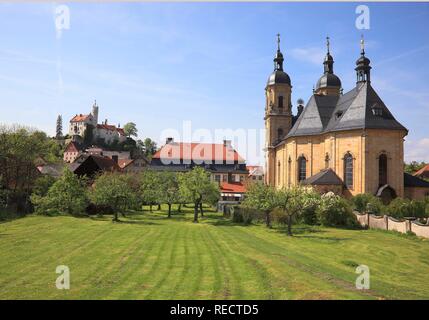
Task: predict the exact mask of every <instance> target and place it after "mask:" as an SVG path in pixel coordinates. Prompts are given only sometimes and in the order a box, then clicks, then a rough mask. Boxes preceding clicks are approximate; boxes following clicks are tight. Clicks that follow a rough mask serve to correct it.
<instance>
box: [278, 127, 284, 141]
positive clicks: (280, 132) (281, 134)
mask: <svg viewBox="0 0 429 320" xmlns="http://www.w3.org/2000/svg"><path fill="white" fill-rule="evenodd" d="M281 138H283V129H282V128H278V129H277V139H279V140H280V139H281Z"/></svg>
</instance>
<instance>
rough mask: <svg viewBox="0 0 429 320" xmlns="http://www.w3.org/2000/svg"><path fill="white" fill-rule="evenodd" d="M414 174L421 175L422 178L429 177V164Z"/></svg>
mask: <svg viewBox="0 0 429 320" xmlns="http://www.w3.org/2000/svg"><path fill="white" fill-rule="evenodd" d="M414 176H416V177H420V178H429V164H427V165H425V166H424V167H423V168H421V169H420V170H419V171H417V172H416V173H414Z"/></svg>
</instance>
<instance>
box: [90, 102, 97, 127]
mask: <svg viewBox="0 0 429 320" xmlns="http://www.w3.org/2000/svg"><path fill="white" fill-rule="evenodd" d="M91 114H92V117H93V118H94V125H97V123H98V105H97V100H95V101H94V104H93V105H92V112H91Z"/></svg>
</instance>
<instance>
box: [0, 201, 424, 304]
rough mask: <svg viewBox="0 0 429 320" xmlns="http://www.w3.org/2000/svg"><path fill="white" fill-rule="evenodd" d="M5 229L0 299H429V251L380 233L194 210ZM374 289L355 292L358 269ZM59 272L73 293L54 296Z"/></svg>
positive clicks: (32, 222)
mask: <svg viewBox="0 0 429 320" xmlns="http://www.w3.org/2000/svg"><path fill="white" fill-rule="evenodd" d="M186 210H188V212H186V214H175V215H174V216H173V218H172V219H167V218H166V216H165V213H164V212H154V213H152V214H150V213H148V212H144V213H140V214H135V215H132V216H128V217H127V218H121V219H122V222H121V223H112V222H111V221H110V219H111V218H110V217H103V218H96V217H94V218H73V217H43V216H29V217H26V218H22V219H18V220H14V221H9V222H5V223H1V224H0V299H31V298H37V299H429V272H428V270H429V241H427V240H422V239H418V238H415V237H412V236H404V235H400V234H395V233H388V232H383V231H374V230H341V229H330V228H311V229H310V228H308V227H307V228H305V227H296V228H295V230H294V231H295V233H296V234H295V236H293V237H287V236H286V234H285V233H284V232H283V230H282V229H279V228H274V229H271V230H268V229H267V228H265V227H264V226H262V225H252V226H241V225H234V224H232V223H230V222H229V221H228V220H226V219H224V218H222V217H221V216H220V215H219V214H215V213H208V214H207V215H206V217H204V218H203V219H201V222H200V223H199V224H194V223H192V213H191V211H192V209H186ZM360 264H365V265H367V266H368V267H369V268H370V272H371V278H370V280H371V289H370V290H368V291H360V290H357V289H356V288H355V279H356V277H357V276H358V275H357V274H356V273H355V268H356V266H357V265H360ZM57 265H67V266H68V267H69V268H70V271H71V288H70V290H58V289H56V287H55V279H56V277H57V276H58V275H57V274H56V273H55V268H56V266H57Z"/></svg>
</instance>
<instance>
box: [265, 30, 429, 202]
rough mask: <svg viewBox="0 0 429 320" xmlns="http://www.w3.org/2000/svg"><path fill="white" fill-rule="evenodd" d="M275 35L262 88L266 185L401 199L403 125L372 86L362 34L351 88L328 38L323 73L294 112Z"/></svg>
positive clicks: (404, 130)
mask: <svg viewBox="0 0 429 320" xmlns="http://www.w3.org/2000/svg"><path fill="white" fill-rule="evenodd" d="M277 36H278V40H277V46H278V47H277V52H276V55H275V58H274V71H273V72H272V73H271V75H270V76H269V78H268V82H267V85H266V88H265V95H266V105H265V117H264V120H265V139H266V149H265V150H266V176H265V177H266V183H268V184H269V185H272V186H275V187H277V188H281V187H290V186H294V185H297V184H304V185H312V186H313V187H315V188H316V189H318V190H319V191H320V192H323V193H324V192H327V191H333V192H334V193H336V194H341V195H343V196H345V197H350V196H353V195H356V194H360V193H371V194H374V195H378V196H380V197H381V198H382V199H383V200H384V201H389V200H390V199H393V198H395V197H404V196H405V195H406V194H405V193H406V190H405V188H406V187H407V186H406V185H404V180H407V179H406V178H404V138H405V136H406V135H407V134H408V130H407V129H406V128H405V127H404V126H403V125H401V124H400V123H399V122H398V121H397V120H396V119H395V118H394V116H393V115H392V113H391V112H390V111H389V109H388V108H387V106H386V105H385V104H384V102H383V101H382V99H381V98H380V97H379V95H378V94H377V92H376V91H375V90H374V88H373V87H372V84H371V65H370V60H369V59H368V58H367V57H366V55H365V46H364V40H363V38H362V40H361V50H360V55H359V57H358V59H357V61H356V66H355V68H354V69H355V71H356V86H355V87H353V88H351V90H349V91H347V92H344V91H343V88H342V85H341V80H340V78H339V77H338V76H337V75H335V73H334V58H333V56H332V55H331V53H330V44H329V38H327V52H326V56H325V58H324V61H323V74H322V75H321V77H320V78H319V80H318V81H317V84H316V87H315V88H314V89H313V94H312V96H311V97H310V99H309V100H308V102H307V103H306V105H305V107H304V101H302V100H301V99H300V100H298V106H297V109H298V112H297V114H296V115H293V114H292V103H291V94H292V84H291V79H290V77H289V75H288V74H287V73H286V71H285V70H284V67H283V62H284V58H283V54H282V52H281V50H280V36H279V35H277ZM408 180H409V179H408ZM408 180H407V181H408ZM408 187H410V188H412V187H413V185H412V183H411V185H408ZM427 187H429V184H428V186H427ZM424 192H429V188H427V189H426V191H424ZM428 194H429V193H428Z"/></svg>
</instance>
